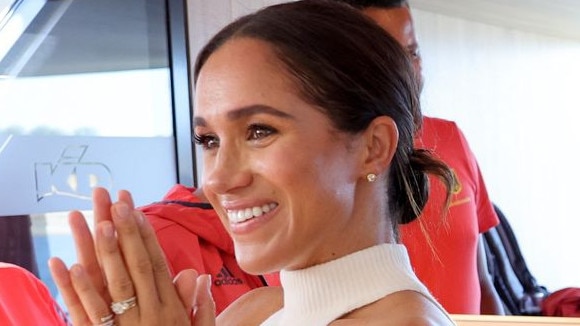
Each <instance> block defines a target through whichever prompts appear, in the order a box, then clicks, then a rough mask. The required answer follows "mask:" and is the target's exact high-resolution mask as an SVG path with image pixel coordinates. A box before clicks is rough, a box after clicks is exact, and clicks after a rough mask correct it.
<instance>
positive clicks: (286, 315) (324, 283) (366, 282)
mask: <svg viewBox="0 0 580 326" xmlns="http://www.w3.org/2000/svg"><path fill="white" fill-rule="evenodd" d="M280 280H281V282H282V286H283V287H284V308H283V309H282V310H280V311H279V312H277V313H276V314H275V315H273V316H271V317H270V318H269V319H268V320H266V322H264V323H263V324H262V325H312V326H316V325H327V324H328V323H330V322H331V321H333V320H335V319H337V318H338V317H340V316H342V315H344V314H345V313H348V312H350V311H352V310H354V309H357V308H359V307H362V306H364V305H367V304H369V303H372V302H375V301H377V300H379V299H380V298H383V297H384V296H386V295H388V294H391V293H395V292H399V291H403V290H414V291H417V292H421V293H424V294H425V295H427V296H429V297H430V295H429V293H428V291H427V289H426V288H425V286H424V285H423V284H421V283H420V282H419V281H418V279H417V277H416V276H415V274H414V273H413V271H412V268H411V265H410V263H409V256H408V255H407V250H406V248H405V247H404V246H403V245H400V244H383V245H378V246H374V247H370V248H367V249H364V250H361V251H358V252H355V253H353V254H350V255H347V256H344V257H341V258H338V259H336V260H333V261H330V262H327V263H324V264H320V265H316V266H313V267H310V268H306V269H302V270H297V271H281V272H280ZM329 303H330V304H329Z"/></svg>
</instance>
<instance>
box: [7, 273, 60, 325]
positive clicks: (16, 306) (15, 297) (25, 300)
mask: <svg viewBox="0 0 580 326" xmlns="http://www.w3.org/2000/svg"><path fill="white" fill-rule="evenodd" d="M0 325H23V326H24V325H50V326H65V325H69V323H68V320H67V317H66V314H65V313H64V311H62V309H61V308H60V306H59V305H58V303H57V302H56V301H55V300H54V298H53V297H52V296H51V295H50V292H49V291H48V288H47V287H46V285H44V283H42V281H40V280H39V279H38V278H37V277H36V276H34V274H32V273H31V272H29V271H28V270H26V269H24V268H23V267H20V266H17V265H14V264H9V263H4V262H0Z"/></svg>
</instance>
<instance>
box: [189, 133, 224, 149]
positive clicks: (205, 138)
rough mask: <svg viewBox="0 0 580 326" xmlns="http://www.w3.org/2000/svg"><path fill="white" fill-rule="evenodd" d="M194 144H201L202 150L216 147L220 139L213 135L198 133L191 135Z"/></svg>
mask: <svg viewBox="0 0 580 326" xmlns="http://www.w3.org/2000/svg"><path fill="white" fill-rule="evenodd" d="M193 139H194V142H195V144H196V145H199V146H201V148H203V149H204V150H208V149H214V148H218V147H219V144H220V141H219V138H217V137H216V136H213V135H198V134H195V135H194V136H193Z"/></svg>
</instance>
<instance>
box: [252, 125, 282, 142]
mask: <svg viewBox="0 0 580 326" xmlns="http://www.w3.org/2000/svg"><path fill="white" fill-rule="evenodd" d="M276 132H277V131H276V129H274V128H272V127H269V126H265V125H261V124H253V125H250V126H249V127H248V134H247V140H261V139H264V138H266V137H268V136H270V135H272V134H275V133H276Z"/></svg>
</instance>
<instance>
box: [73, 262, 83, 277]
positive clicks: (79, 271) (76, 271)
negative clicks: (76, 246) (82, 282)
mask: <svg viewBox="0 0 580 326" xmlns="http://www.w3.org/2000/svg"><path fill="white" fill-rule="evenodd" d="M70 272H71V273H72V274H73V275H74V276H81V275H82V274H83V267H82V266H81V265H78V264H75V265H73V266H71V268H70Z"/></svg>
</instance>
